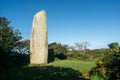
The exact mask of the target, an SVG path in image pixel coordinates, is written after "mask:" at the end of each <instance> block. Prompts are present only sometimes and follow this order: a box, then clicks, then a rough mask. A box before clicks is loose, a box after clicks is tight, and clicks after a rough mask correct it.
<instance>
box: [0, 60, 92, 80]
mask: <svg viewBox="0 0 120 80" xmlns="http://www.w3.org/2000/svg"><path fill="white" fill-rule="evenodd" d="M93 66H94V62H90V61H80V60H57V61H55V62H52V63H49V64H48V65H42V66H40V65H26V66H17V67H15V68H10V69H5V70H1V71H0V80H84V79H83V78H82V77H80V76H81V72H84V71H87V70H90V69H91V68H92V67H93ZM78 70H79V71H78ZM91 80H92V79H91ZM93 80H94V79H93Z"/></svg>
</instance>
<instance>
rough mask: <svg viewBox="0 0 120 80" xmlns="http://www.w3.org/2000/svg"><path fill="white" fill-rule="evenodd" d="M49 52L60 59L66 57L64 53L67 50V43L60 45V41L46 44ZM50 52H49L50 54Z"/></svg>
mask: <svg viewBox="0 0 120 80" xmlns="http://www.w3.org/2000/svg"><path fill="white" fill-rule="evenodd" d="M48 49H49V52H52V53H54V55H55V56H56V57H58V58H60V59H65V58H66V56H65V55H66V53H67V51H68V45H62V44H61V43H56V42H54V43H51V44H49V45H48ZM52 53H51V54H52Z"/></svg>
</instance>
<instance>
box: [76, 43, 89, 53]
mask: <svg viewBox="0 0 120 80" xmlns="http://www.w3.org/2000/svg"><path fill="white" fill-rule="evenodd" d="M75 46H76V48H77V50H79V51H80V50H86V49H87V48H88V46H90V43H89V42H87V41H85V42H82V43H79V42H76V43H75Z"/></svg>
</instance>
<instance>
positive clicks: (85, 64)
mask: <svg viewBox="0 0 120 80" xmlns="http://www.w3.org/2000/svg"><path fill="white" fill-rule="evenodd" d="M50 65H54V66H59V67H65V68H72V69H74V70H79V71H80V72H84V71H88V70H90V69H91V68H92V67H94V65H95V62H93V61H82V60H81V61H80V60H62V61H61V60H60V61H59V60H58V61H55V62H52V63H50Z"/></svg>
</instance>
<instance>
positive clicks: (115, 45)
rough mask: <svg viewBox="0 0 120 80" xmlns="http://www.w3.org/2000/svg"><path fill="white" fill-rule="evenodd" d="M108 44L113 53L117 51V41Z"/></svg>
mask: <svg viewBox="0 0 120 80" xmlns="http://www.w3.org/2000/svg"><path fill="white" fill-rule="evenodd" d="M108 46H109V48H110V49H111V52H113V53H116V52H119V43H117V42H112V43H110V44H108Z"/></svg>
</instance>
